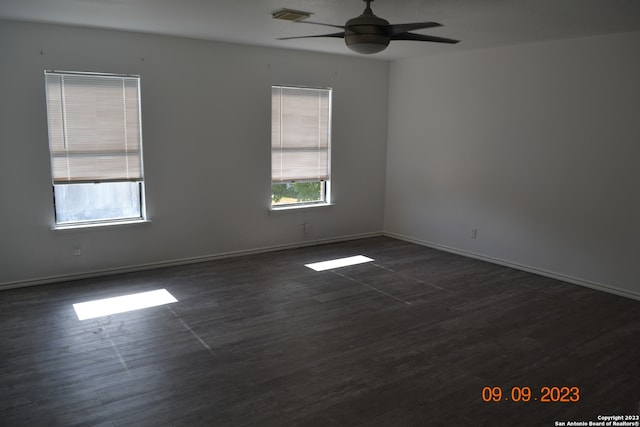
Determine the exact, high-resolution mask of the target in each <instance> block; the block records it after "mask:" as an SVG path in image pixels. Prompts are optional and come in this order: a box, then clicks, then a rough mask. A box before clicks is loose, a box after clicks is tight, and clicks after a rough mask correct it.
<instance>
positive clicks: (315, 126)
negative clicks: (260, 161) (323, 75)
mask: <svg viewBox="0 0 640 427" xmlns="http://www.w3.org/2000/svg"><path fill="white" fill-rule="evenodd" d="M330 105H331V90H330V89H314V88H298V87H285V86H273V87H272V92H271V108H272V111H271V181H272V183H279V182H291V181H311V180H326V179H328V178H329V140H330Z"/></svg>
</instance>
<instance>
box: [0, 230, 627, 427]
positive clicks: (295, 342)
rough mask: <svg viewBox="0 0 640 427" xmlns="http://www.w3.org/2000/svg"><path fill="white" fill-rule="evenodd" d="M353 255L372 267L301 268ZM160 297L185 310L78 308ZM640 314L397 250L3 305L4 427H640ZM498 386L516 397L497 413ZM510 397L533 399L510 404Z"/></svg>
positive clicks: (490, 270) (335, 252)
mask: <svg viewBox="0 0 640 427" xmlns="http://www.w3.org/2000/svg"><path fill="white" fill-rule="evenodd" d="M353 255H365V256H368V257H370V258H373V259H374V262H372V263H367V264H361V265H357V266H352V267H344V268H340V269H335V270H332V271H325V272H315V271H313V270H310V269H308V268H306V267H304V264H307V263H312V262H318V261H324V260H327V259H332V258H339V257H347V256H353ZM161 288H165V289H167V290H168V291H169V292H171V293H172V294H173V295H174V296H175V297H176V298H177V299H178V301H179V302H177V303H174V304H170V305H166V306H160V307H154V308H148V309H144V310H139V311H134V312H129V313H121V314H114V315H111V316H107V317H102V318H97V319H90V320H84V321H79V320H78V319H77V317H76V314H75V312H74V310H73V307H72V304H73V303H77V302H83V301H88V300H94V299H100V298H106V297H111V296H117V295H124V294H130V293H135V292H142V291H149V290H154V289H161ZM639 309H640V302H638V301H634V300H630V299H625V298H622V297H617V296H613V295H609V294H606V293H602V292H598V291H594V290H590V289H585V288H581V287H578V286H574V285H570V284H566V283H563V282H559V281H556V280H552V279H548V278H544V277H540V276H536V275H533V274H529V273H525V272H521V271H517V270H512V269H509V268H505V267H501V266H496V265H492V264H488V263H484V262H481V261H477V260H472V259H467V258H464V257H460V256H457V255H452V254H448V253H444V252H440V251H436V250H433V249H429V248H424V247H421V246H417V245H413V244H410V243H406V242H402V241H399V240H395V239H391V238H386V237H380V238H371V239H363V240H357V241H351V242H344V243H337V244H330V245H322V246H316V247H311V248H304V249H297V250H289V251H281V252H274V253H269V254H261V255H254V256H246V257H240V258H233V259H227V260H220V261H215V262H207V263H201V264H192V265H187V266H180V267H172V268H166V269H158V270H153V271H146V272H139V273H134V274H126V275H118V276H110V277H105V278H98V279H90V280H82V281H75V282H68V283H61V284H55V285H46V286H39V287H33V288H26V289H15V290H8V291H2V292H0V326H1V330H0V342H1V343H2V344H1V348H0V363H1V364H0V424H2V425H8V426H44V425H55V426H74V425H77V426H171V425H175V426H190V425H194V426H195V425H210V426H553V425H556V424H555V422H556V421H587V422H588V421H597V416H598V415H627V414H629V415H633V414H638V412H639V407H640V339H639V338H640V310H639ZM486 386H490V387H494V386H499V387H501V388H502V390H503V392H504V396H503V398H502V400H501V401H500V402H484V401H483V399H482V395H481V393H482V389H483V388H484V387H486ZM544 386H548V387H552V386H557V387H563V386H567V387H579V391H580V396H579V397H580V399H579V401H578V402H564V403H563V402H548V403H543V402H541V401H540V397H541V393H540V392H541V388H542V387H544ZM512 387H530V388H531V389H532V391H533V394H534V397H532V399H531V401H529V402H513V401H512V400H511V394H510V393H511V389H512ZM505 398H509V400H504V399H505ZM534 398H537V399H538V400H533V399H534Z"/></svg>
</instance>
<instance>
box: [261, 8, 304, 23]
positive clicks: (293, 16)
mask: <svg viewBox="0 0 640 427" xmlns="http://www.w3.org/2000/svg"><path fill="white" fill-rule="evenodd" d="M271 16H273V19H284V20H285V21H302V20H305V19H307V18H308V17H310V16H311V12H302V11H300V10H293V9H280V10H278V11H276V12H273V14H272V15H271Z"/></svg>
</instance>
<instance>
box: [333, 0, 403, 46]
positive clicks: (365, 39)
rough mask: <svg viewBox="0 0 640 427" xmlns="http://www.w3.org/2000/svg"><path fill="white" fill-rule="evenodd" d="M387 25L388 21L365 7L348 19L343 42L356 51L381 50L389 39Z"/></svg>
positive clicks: (387, 44)
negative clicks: (358, 13) (354, 16)
mask: <svg viewBox="0 0 640 427" xmlns="http://www.w3.org/2000/svg"><path fill="white" fill-rule="evenodd" d="M367 6H368V5H367ZM388 27H389V21H387V20H386V19H382V18H378V17H377V16H376V15H374V14H373V12H372V11H371V9H370V8H369V7H367V9H365V11H364V13H363V14H362V15H360V16H358V17H356V18H353V19H350V20H348V21H347V23H346V24H345V26H344V29H345V32H344V41H345V44H346V45H347V47H348V48H349V49H351V50H353V51H354V52H358V53H364V54H371V53H377V52H380V51H383V50H385V49H386V48H387V46H389V41H391V36H390V35H389V32H388Z"/></svg>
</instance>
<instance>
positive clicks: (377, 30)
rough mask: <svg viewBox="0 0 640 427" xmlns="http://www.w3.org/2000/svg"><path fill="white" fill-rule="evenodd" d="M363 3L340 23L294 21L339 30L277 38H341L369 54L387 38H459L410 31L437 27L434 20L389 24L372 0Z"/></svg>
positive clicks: (380, 48) (438, 40)
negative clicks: (359, 11) (356, 12)
mask: <svg viewBox="0 0 640 427" xmlns="http://www.w3.org/2000/svg"><path fill="white" fill-rule="evenodd" d="M364 1H365V2H366V3H367V7H366V8H365V9H364V12H362V14H361V15H360V16H357V17H355V18H352V19H349V20H348V21H347V22H346V24H344V25H332V24H324V23H322V22H310V21H296V22H300V23H304V24H315V25H324V26H327V27H334V28H340V29H342V30H343V31H340V32H338V33H332V34H320V35H313V36H298V37H281V38H279V39H278V40H290V39H305V38H314V37H335V38H343V39H344V42H345V44H346V45H347V47H348V48H349V49H351V50H353V51H354V52H358V53H364V54H371V53H377V52H381V51H383V50H384V49H386V48H387V46H388V45H389V42H390V41H391V40H416V41H422V42H436V43H452V44H453V43H458V42H459V40H453V39H447V38H443V37H434V36H427V35H423V34H415V33H411V32H410V31H412V30H420V29H424V28H433V27H441V26H442V24H438V23H437V22H412V23H407V24H393V25H392V24H389V21H387V20H386V19H382V18H379V17H377V16H376V15H374V13H373V11H372V10H371V2H372V1H373V0H364Z"/></svg>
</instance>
